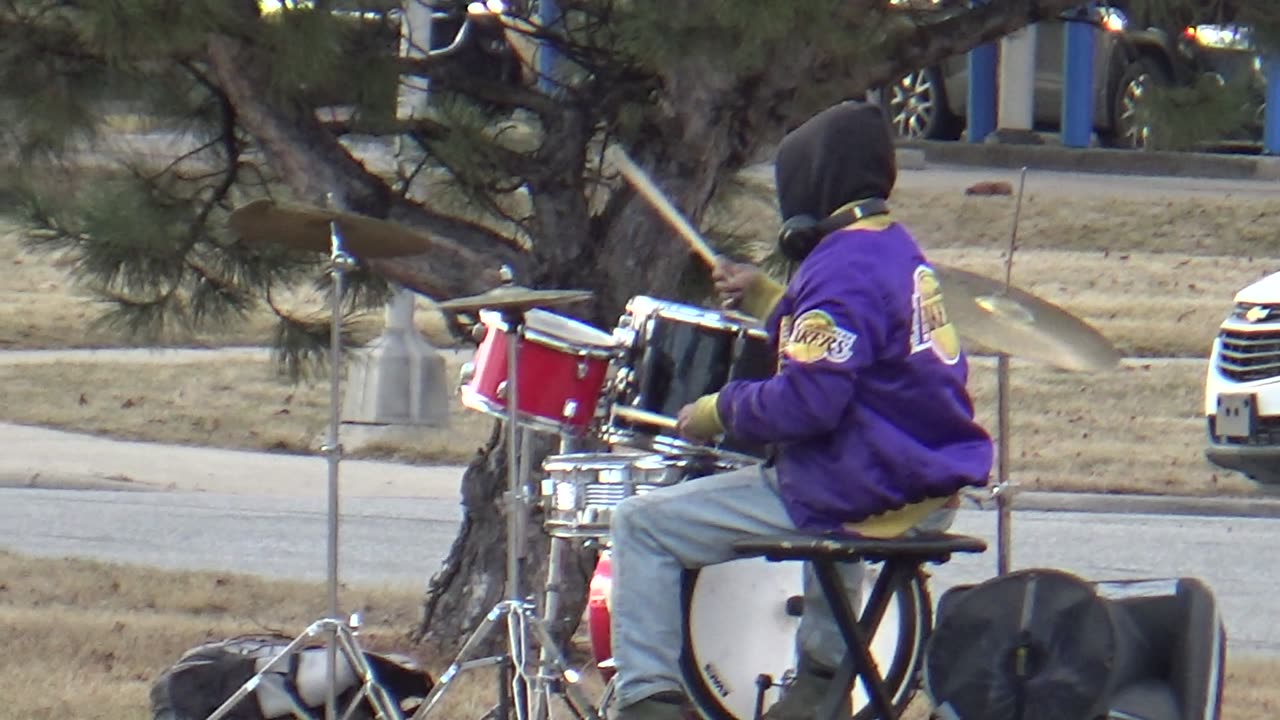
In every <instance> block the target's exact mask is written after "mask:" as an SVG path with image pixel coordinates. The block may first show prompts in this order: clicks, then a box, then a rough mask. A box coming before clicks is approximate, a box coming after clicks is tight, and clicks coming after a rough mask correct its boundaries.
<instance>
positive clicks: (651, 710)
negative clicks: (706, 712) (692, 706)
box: [613, 692, 687, 720]
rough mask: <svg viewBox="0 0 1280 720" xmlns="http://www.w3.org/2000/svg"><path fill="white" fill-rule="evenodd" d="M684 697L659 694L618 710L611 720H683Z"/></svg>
mask: <svg viewBox="0 0 1280 720" xmlns="http://www.w3.org/2000/svg"><path fill="white" fill-rule="evenodd" d="M686 717H687V715H686V714H685V700H684V695H682V694H680V693H678V692H660V693H657V694H654V695H650V696H649V697H647V698H644V699H642V700H639V701H637V702H634V703H632V704H630V705H627V706H625V707H620V708H618V709H617V710H616V711H615V712H614V715H613V720H685V718H686Z"/></svg>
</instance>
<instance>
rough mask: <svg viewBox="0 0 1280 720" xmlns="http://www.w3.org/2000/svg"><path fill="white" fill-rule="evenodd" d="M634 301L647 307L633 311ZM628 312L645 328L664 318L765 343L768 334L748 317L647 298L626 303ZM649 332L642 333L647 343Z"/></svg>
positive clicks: (756, 321) (639, 298)
mask: <svg viewBox="0 0 1280 720" xmlns="http://www.w3.org/2000/svg"><path fill="white" fill-rule="evenodd" d="M637 300H642V301H644V302H642V303H640V305H645V303H648V306H647V307H639V308H635V309H633V308H632V303H634V302H636V301H637ZM627 309H628V310H630V311H631V313H632V315H634V316H636V317H638V318H640V319H641V322H642V323H643V324H644V325H645V326H646V327H648V326H649V325H651V324H652V318H666V319H668V320H674V321H678V322H683V324H685V325H696V326H698V327H705V328H709V329H712V330H721V331H726V332H734V333H737V332H743V331H745V332H746V333H747V334H748V335H752V334H758V335H760V336H761V337H763V338H765V339H767V338H768V333H766V332H765V331H764V329H763V328H762V327H761V326H760V322H759V321H758V320H756V319H755V318H752V317H751V316H749V315H744V314H742V313H735V312H733V311H725V310H713V309H711V308H704V307H698V306H697V305H686V304H684V303H677V302H672V301H669V300H659V299H657V298H651V297H647V296H643V295H641V296H637V297H635V298H632V299H631V301H630V302H628V303H627ZM650 334H651V333H650V332H646V333H645V338H646V339H648V337H649V335H650Z"/></svg>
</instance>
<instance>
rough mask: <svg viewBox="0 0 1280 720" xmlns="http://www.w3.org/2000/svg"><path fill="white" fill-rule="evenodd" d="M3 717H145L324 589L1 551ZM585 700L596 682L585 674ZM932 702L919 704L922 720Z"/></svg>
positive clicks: (399, 644) (1238, 693)
mask: <svg viewBox="0 0 1280 720" xmlns="http://www.w3.org/2000/svg"><path fill="white" fill-rule="evenodd" d="M0 578H2V580H0V631H2V632H3V633H4V638H5V652H4V653H3V654H0V697H3V698H4V702H3V703H0V720H67V719H69V718H75V720H144V719H149V718H150V713H149V712H148V710H147V708H148V707H149V700H148V693H149V692H150V688H151V684H152V683H153V682H154V681H155V680H156V678H157V677H159V675H160V673H162V672H163V671H164V669H165V668H167V667H169V666H170V665H171V664H172V663H173V662H174V661H176V660H177V658H178V656H179V655H181V654H182V653H183V652H184V651H186V650H187V649H189V648H191V647H193V646H195V645H198V644H200V643H201V642H205V641H207V640H210V639H222V638H227V637H232V636H235V635H240V634H245V633H259V632H266V631H276V632H280V633H282V634H284V635H287V636H290V637H293V636H296V635H298V634H299V633H301V632H302V631H303V630H304V629H305V628H306V627H307V625H308V624H310V623H311V622H312V621H314V620H315V619H317V618H319V617H322V616H323V614H324V612H325V605H326V602H327V601H326V600H325V599H324V598H325V591H324V587H323V585H322V584H310V583H298V582H283V581H271V580H264V579H260V578H252V577H247V576H242V575H234V574H226V573H211V572H172V571H163V570H154V569H149V568H139V567H134V566H127V565H118V564H109V563H101V562H92V561H86V560H74V559H43V558H41V559H36V558H29V557H25V556H21V555H15V554H12V553H7V552H3V551H0ZM341 597H342V605H343V607H344V610H351V611H359V612H360V613H361V614H362V616H363V619H364V623H365V624H364V629H363V630H362V632H361V636H360V642H361V645H362V646H363V647H365V648H367V649H373V650H384V651H395V652H400V653H404V654H407V655H410V656H414V657H416V658H417V659H418V660H419V662H421V663H422V664H423V666H424V667H426V668H427V669H428V671H430V672H431V673H432V674H433V676H438V675H439V672H440V670H441V669H442V668H443V667H444V666H446V665H447V664H448V662H449V659H450V658H437V657H427V656H424V655H423V653H422V650H421V648H419V647H415V646H414V645H412V644H411V643H410V642H409V641H408V639H407V636H406V633H407V630H408V629H409V628H411V627H412V626H413V625H414V623H415V622H416V620H417V618H418V612H419V601H420V596H419V591H418V590H417V589H415V588H402V587H344V588H343V589H342V595H341ZM1277 672H1280V661H1276V660H1274V659H1258V658H1252V657H1231V658H1229V661H1228V665H1227V683H1226V697H1225V700H1224V708H1223V720H1270V718H1273V717H1275V714H1276V711H1277V709H1280V687H1278V686H1277V685H1276V683H1275V682H1274V678H1275V674H1276V673H1277ZM587 676H588V678H587V680H586V682H585V685H586V688H587V689H588V691H589V693H591V694H590V695H589V696H590V697H593V698H594V697H598V692H599V687H600V686H599V682H598V678H596V677H595V676H594V673H591V672H588V673H587ZM493 682H494V680H493V678H492V676H491V675H490V674H489V672H488V671H478V672H474V673H466V674H464V675H462V676H461V677H460V679H459V683H458V685H457V687H456V688H455V689H452V690H451V691H450V692H449V693H447V694H446V695H445V699H444V705H442V706H441V707H440V710H439V711H438V713H437V715H436V716H437V717H448V718H461V717H480V715H481V714H483V712H484V711H485V710H487V709H488V708H489V706H490V705H491V704H492V697H493V684H492V683H493ZM924 707H925V703H924V702H923V701H921V700H918V701H917V702H916V703H915V707H914V708H913V709H914V711H915V712H914V715H909V716H908V717H911V718H913V720H921V719H922V718H923V717H924Z"/></svg>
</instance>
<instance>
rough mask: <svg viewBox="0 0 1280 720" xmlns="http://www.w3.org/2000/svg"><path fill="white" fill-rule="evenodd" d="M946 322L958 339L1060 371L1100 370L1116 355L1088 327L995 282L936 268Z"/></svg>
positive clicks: (1114, 360)
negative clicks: (950, 324)
mask: <svg viewBox="0 0 1280 720" xmlns="http://www.w3.org/2000/svg"><path fill="white" fill-rule="evenodd" d="M934 270H936V271H937V273H938V280H939V282H940V283H941V284H942V297H943V302H944V303H945V307H946V310H947V318H948V319H949V320H950V321H951V322H953V323H955V326H956V331H957V332H958V333H959V334H960V337H961V338H965V339H968V340H970V341H972V342H975V343H977V344H979V345H982V346H984V347H986V348H989V349H991V350H994V351H996V352H1001V353H1004V354H1006V355H1010V356H1013V357H1020V358H1025V359H1028V360H1035V361H1038V362H1043V363H1046V364H1048V365H1052V366H1054V367H1058V368H1061V369H1063V370H1074V371H1089V370H1105V369H1107V368H1110V367H1114V366H1115V365H1116V363H1118V362H1119V361H1120V353H1119V352H1117V351H1116V349H1115V348H1114V347H1113V346H1112V345H1111V343H1110V342H1109V341H1108V340H1107V339H1106V338H1105V337H1103V336H1102V334H1101V333H1099V332H1098V331H1097V330H1095V329H1094V328H1093V327H1092V326H1091V325H1089V324H1088V323H1086V322H1084V321H1083V320H1081V319H1080V318H1078V317H1076V316H1075V315H1072V314H1071V313H1069V312H1067V311H1066V310H1063V309H1062V308H1060V307H1058V306H1057V305H1054V304H1053V303H1051V302H1048V301H1047V300H1042V299H1040V298H1038V297H1036V296H1034V295H1032V294H1031V293H1028V292H1026V291H1025V290H1020V289H1018V288H1016V287H1007V288H1006V286H1005V284H1004V283H1003V282H1001V281H999V280H994V279H992V278H989V277H986V276H983V275H978V274H976V273H971V272H968V271H965V270H957V269H956V268H951V267H944V266H940V265H935V266H934Z"/></svg>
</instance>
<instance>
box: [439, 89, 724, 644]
mask: <svg viewBox="0 0 1280 720" xmlns="http://www.w3.org/2000/svg"><path fill="white" fill-rule="evenodd" d="M700 70H702V68H700ZM714 77H715V76H714V73H709V72H696V73H694V72H690V73H686V74H684V75H683V79H682V81H681V85H680V89H681V90H683V91H685V92H689V93H692V94H695V95H698V94H707V93H710V94H715V93H717V92H722V91H723V86H715V85H713V84H712V83H711V81H712V80H714ZM692 78H701V79H703V80H704V81H707V83H708V84H702V85H699V84H698V83H697V82H695V81H693V80H692ZM674 106H675V107H681V105H680V104H679V103H676V104H674ZM684 107H704V105H700V104H695V103H692V102H690V103H689V104H686V105H684ZM732 127H733V125H732V123H729V122H718V121H717V120H716V119H714V118H704V117H702V116H700V115H692V116H689V117H677V118H675V119H673V121H672V125H671V128H669V129H670V130H671V131H672V132H674V133H675V135H674V137H671V138H668V139H666V140H665V141H664V142H661V143H657V144H655V145H653V146H651V147H650V148H633V149H632V156H633V157H634V159H635V160H636V162H637V163H638V164H640V165H641V166H642V167H645V168H647V169H648V171H649V173H650V174H651V175H652V177H653V178H654V180H655V182H656V183H657V184H658V185H659V186H660V187H661V188H662V189H663V191H664V192H665V193H666V194H667V195H668V198H669V199H670V200H671V202H672V203H673V204H674V205H675V206H676V207H677V208H680V209H682V210H683V211H684V212H685V214H686V215H687V216H688V217H690V218H691V219H692V220H693V221H694V224H695V226H696V224H697V220H698V218H699V217H700V216H701V214H702V213H703V211H704V210H705V209H706V207H707V206H708V204H709V203H710V201H711V197H712V195H713V194H714V191H715V187H716V183H717V182H718V180H719V179H720V178H721V177H722V175H723V174H724V173H725V172H726V169H727V167H728V166H729V164H730V162H731V160H730V156H731V154H732V149H731V146H732V137H731V136H732ZM579 142H581V143H585V139H582V140H580V141H579ZM560 146H562V147H565V148H566V152H575V151H574V150H572V149H571V148H573V147H574V144H573V143H572V142H571V141H569V140H568V139H566V141H565V142H564V143H562V144H561V145H560ZM584 146H585V145H584V144H583V145H578V146H577V147H578V148H579V149H578V150H577V151H576V152H580V151H581V147H584ZM533 191H534V203H535V207H538V208H539V223H540V225H541V227H540V232H539V233H538V237H539V238H540V240H539V242H538V243H535V247H534V254H535V261H536V262H535V265H536V266H537V268H538V272H537V276H536V277H535V278H532V284H533V286H534V287H541V288H553V287H561V288H585V289H588V290H591V291H593V292H594V293H595V295H594V297H595V303H594V306H593V307H592V308H589V309H583V308H564V309H563V310H561V309H555V310H556V311H557V312H561V311H563V312H566V313H568V312H571V311H572V314H574V315H578V316H580V317H583V318H584V319H585V320H586V321H588V322H591V323H593V324H595V325H596V326H597V327H600V328H601V329H603V330H605V331H611V330H612V328H613V327H614V325H615V324H616V322H617V320H618V317H619V314H620V312H621V311H622V308H623V306H624V305H625V304H626V301H627V300H628V299H629V298H631V297H634V296H637V295H648V296H654V297H659V298H663V299H670V300H681V298H680V294H679V282H680V279H681V278H682V276H683V275H684V274H685V272H686V271H687V270H689V269H690V268H691V267H693V263H695V262H698V261H696V260H694V259H693V257H692V255H691V252H690V250H689V247H688V246H687V245H686V244H685V243H684V242H683V241H682V240H680V239H679V236H678V235H677V234H676V233H675V231H673V230H672V228H671V227H669V226H668V225H666V224H665V222H664V221H663V220H662V219H661V218H660V216H659V215H658V214H657V213H656V212H654V210H653V208H652V207H651V206H650V205H649V203H648V202H647V201H646V200H644V199H643V198H642V197H640V196H639V195H637V194H635V193H632V192H630V191H629V189H626V188H624V189H623V191H622V192H621V193H619V194H616V197H615V198H614V200H612V201H611V202H610V206H609V207H607V208H606V209H605V210H604V212H603V213H602V214H601V215H599V216H596V217H595V218H588V216H587V215H586V213H587V212H588V209H587V206H586V203H584V202H582V198H583V190H582V188H581V187H580V186H579V187H574V186H571V185H569V184H564V185H561V186H555V187H547V188H533ZM561 193H565V195H560V194H561ZM568 194H573V195H572V196H570V195H568ZM570 209H578V210H579V211H578V212H571V211H570ZM593 235H594V237H593ZM699 271H700V272H706V269H705V268H700V269H699ZM584 310H585V311H584ZM532 437H534V438H535V439H536V441H535V443H534V445H535V449H536V452H535V453H534V454H533V455H532V456H531V459H532V464H531V467H532V468H533V469H534V472H533V473H531V475H532V478H533V479H532V482H533V484H534V490H535V491H536V489H537V480H538V478H539V477H540V474H539V472H538V470H539V469H540V468H541V465H542V460H543V458H544V457H545V456H546V455H547V454H548V453H551V452H554V451H555V450H554V448H553V446H552V441H553V439H552V438H551V437H550V436H547V435H542V434H533V435H532ZM504 438H505V436H504V435H503V434H502V433H501V432H497V431H495V433H494V436H493V437H492V438H491V442H490V443H489V445H488V447H486V448H484V449H483V450H482V451H481V452H480V454H479V455H477V457H476V459H475V460H474V461H473V462H472V463H471V465H470V466H469V467H468V468H467V471H466V473H465V475H464V476H463V481H462V493H463V507H464V517H463V521H462V527H461V529H460V530H459V533H458V537H457V539H456V540H455V541H454V544H453V547H452V548H451V549H450V552H449V557H448V558H447V560H446V561H445V564H444V566H443V568H442V569H441V570H440V572H438V573H437V574H436V575H435V577H433V578H432V580H431V583H430V586H429V587H428V590H427V594H426V597H425V599H424V612H423V618H422V622H421V624H420V626H419V627H418V630H417V633H416V635H417V637H418V638H419V639H420V640H421V641H423V642H424V643H426V644H427V645H428V647H430V648H432V649H434V650H436V651H438V652H441V653H445V654H449V655H450V656H451V651H456V649H457V648H458V647H460V646H461V644H462V643H463V642H465V641H466V639H467V638H468V637H469V636H470V635H471V632H472V630H473V629H474V628H475V627H476V626H477V625H479V623H480V622H481V620H482V619H483V618H484V615H485V614H486V613H488V612H489V610H490V609H492V608H493V606H494V605H495V604H496V603H497V602H499V601H500V600H501V599H502V598H503V597H504V588H505V574H506V557H505V547H506V545H505V541H506V534H507V533H506V515H505V513H504V511H503V505H502V497H503V493H504V492H505V490H506V487H507V474H506V472H507V449H506V442H505V439H504ZM500 440H501V442H500ZM585 449H589V448H584V450H585ZM534 518H535V519H534V520H533V522H531V524H530V527H529V529H528V532H527V533H526V539H527V541H528V542H527V550H528V552H527V553H526V555H525V562H524V565H523V570H522V573H523V576H524V577H525V578H526V580H525V582H524V588H522V589H523V591H524V592H525V593H526V594H530V593H532V594H536V595H537V596H538V600H539V603H541V599H542V592H543V589H544V587H543V586H544V583H545V578H546V569H547V568H546V565H547V560H548V547H549V538H548V537H547V535H546V534H545V532H544V531H543V529H542V524H541V523H542V514H541V511H540V510H539V511H538V512H536V513H535V514H534ZM571 545H572V549H571V550H570V551H569V552H567V553H566V556H565V558H564V560H563V567H564V569H565V571H564V578H563V582H562V586H561V603H560V605H561V611H562V612H561V613H560V618H559V619H558V622H557V625H556V630H557V633H556V637H558V638H561V639H564V638H568V637H569V636H570V635H571V634H572V632H573V630H574V628H576V627H577V624H578V621H579V619H580V618H581V617H582V613H583V611H584V609H585V606H586V600H587V593H586V589H587V588H586V586H587V582H588V581H589V579H590V576H591V573H592V571H593V569H594V564H595V552H594V551H591V550H584V549H582V548H581V545H580V544H571ZM539 607H541V604H540V605H539ZM493 636H494V637H497V638H501V632H495V633H493Z"/></svg>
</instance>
